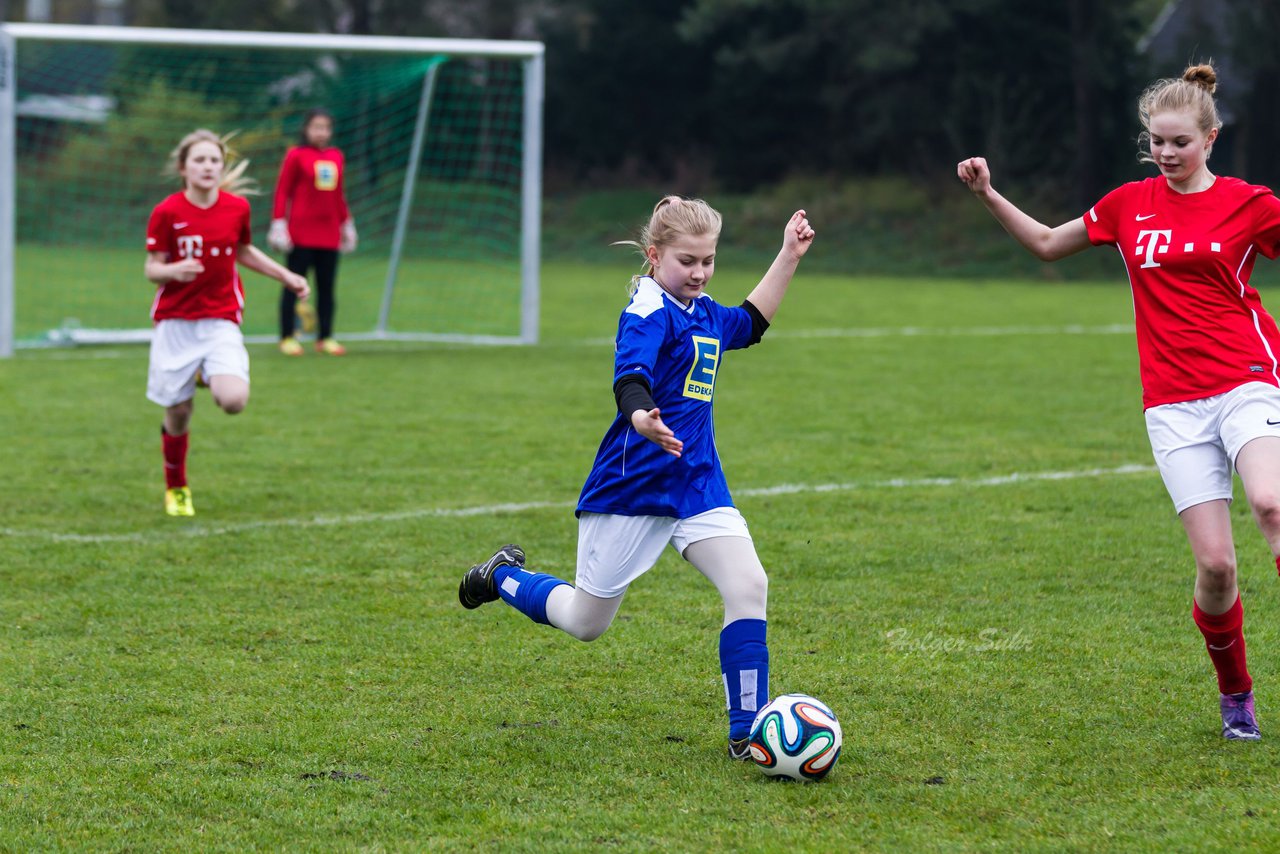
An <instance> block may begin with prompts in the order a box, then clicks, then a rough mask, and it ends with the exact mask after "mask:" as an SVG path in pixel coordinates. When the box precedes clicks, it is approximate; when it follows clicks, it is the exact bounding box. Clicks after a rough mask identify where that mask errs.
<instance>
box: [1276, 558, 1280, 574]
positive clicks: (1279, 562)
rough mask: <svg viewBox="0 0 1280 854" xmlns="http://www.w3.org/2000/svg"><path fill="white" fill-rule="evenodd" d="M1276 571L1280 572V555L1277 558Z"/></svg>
mask: <svg viewBox="0 0 1280 854" xmlns="http://www.w3.org/2000/svg"><path fill="white" fill-rule="evenodd" d="M1276 572H1280V557H1278V558H1276Z"/></svg>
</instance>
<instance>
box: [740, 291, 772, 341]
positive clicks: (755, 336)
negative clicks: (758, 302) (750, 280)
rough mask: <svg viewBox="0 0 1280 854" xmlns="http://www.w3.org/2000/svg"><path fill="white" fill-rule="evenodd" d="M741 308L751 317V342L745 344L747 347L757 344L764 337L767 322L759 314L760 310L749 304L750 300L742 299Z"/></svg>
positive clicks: (767, 325) (767, 326)
mask: <svg viewBox="0 0 1280 854" xmlns="http://www.w3.org/2000/svg"><path fill="white" fill-rule="evenodd" d="M742 307H743V308H745V309H746V310H747V314H749V315H751V340H750V341H748V342H747V346H748V347H750V346H751V345H752V344H759V343H760V339H761V338H763V337H764V332H765V330H766V329H768V328H769V321H767V320H765V319H764V315H763V314H761V313H760V309H758V308H756V307H755V306H754V305H752V304H751V300H748V299H744V300H743V301H742Z"/></svg>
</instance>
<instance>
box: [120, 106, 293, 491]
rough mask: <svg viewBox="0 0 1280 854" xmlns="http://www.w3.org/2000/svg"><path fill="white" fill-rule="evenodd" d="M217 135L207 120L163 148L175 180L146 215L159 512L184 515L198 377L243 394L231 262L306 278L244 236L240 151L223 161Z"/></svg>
mask: <svg viewBox="0 0 1280 854" xmlns="http://www.w3.org/2000/svg"><path fill="white" fill-rule="evenodd" d="M227 161H228V153H227V145H226V142H225V140H223V138H221V137H219V136H218V135H217V134H215V133H213V132H212V131H209V130H203V129H202V130H197V131H193V132H192V133H190V134H188V135H187V136H185V137H184V138H183V139H182V141H181V142H180V143H178V147H177V148H176V149H174V151H173V153H172V154H171V155H170V164H169V165H170V168H171V169H172V170H173V171H175V172H176V173H177V174H178V175H179V176H180V177H181V178H182V181H183V190H182V191H181V192H178V193H174V194H173V195H171V196H169V197H168V198H167V199H165V200H164V201H162V202H161V203H160V204H158V205H156V207H155V210H153V211H152V212H151V220H150V221H149V222H148V223H147V261H146V267H145V273H146V277H147V278H148V279H149V280H151V281H152V282H154V283H155V284H156V286H157V287H156V296H155V301H154V302H153V303H152V306H151V317H152V320H154V321H155V330H154V332H153V334H152V337H151V361H150V366H149V368H148V374H147V398H148V399H150V400H151V401H153V402H155V403H158V404H160V405H161V406H163V407H164V424H163V426H162V428H161V431H160V432H161V438H162V447H163V452H164V474H165V486H166V490H165V502H164V504H165V512H166V513H168V514H169V515H170V516H194V515H195V508H194V506H193V505H192V503H191V489H190V488H189V487H188V485H187V445H188V435H189V434H188V428H189V426H190V424H191V413H192V411H193V408H194V404H195V391H196V385H197V382H198V381H201V380H203V381H204V382H205V383H207V384H208V386H209V391H210V392H211V393H212V394H213V401H214V403H216V404H217V405H218V406H219V408H221V409H222V411H224V412H226V413H228V414H231V415H234V414H235V413H237V412H240V411H241V410H243V409H244V407H245V404H246V403H248V402H249V354H248V352H247V351H246V350H245V347H244V336H243V335H242V334H241V333H240V321H241V318H242V313H243V311H244V289H243V288H242V287H241V282H240V274H239V273H238V272H237V270H236V263H237V262H239V263H240V264H241V265H243V266H245V267H247V268H249V269H250V270H253V271H254V272H257V273H261V274H262V275H264V276H269V277H271V278H273V279H276V280H278V281H279V282H280V283H281V284H283V285H284V286H285V287H286V288H288V289H289V290H290V291H292V292H293V293H295V294H297V295H298V296H299V297H303V298H305V297H306V296H307V294H308V292H309V288H308V287H307V280H306V279H304V278H303V277H302V276H299V275H298V274H296V273H291V272H290V271H288V270H286V269H285V268H284V267H282V266H280V265H279V264H277V263H276V262H275V261H273V260H271V258H269V257H268V256H267V255H266V254H265V253H263V252H262V251H261V250H260V249H258V248H257V247H255V246H254V245H253V244H252V243H251V242H250V231H249V202H248V201H247V200H246V199H245V198H244V197H243V196H239V195H236V194H235V193H233V192H231V190H233V189H236V188H238V187H241V186H243V185H244V184H245V183H247V181H246V179H245V178H244V177H243V173H244V167H245V166H246V165H247V163H248V161H242V162H241V163H238V164H236V165H235V166H234V167H231V168H228V165H229V164H228V162H227Z"/></svg>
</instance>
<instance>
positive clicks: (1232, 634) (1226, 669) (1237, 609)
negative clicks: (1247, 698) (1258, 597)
mask: <svg viewBox="0 0 1280 854" xmlns="http://www.w3.org/2000/svg"><path fill="white" fill-rule="evenodd" d="M1191 614H1192V616H1193V617H1194V618H1195V621H1196V626H1197V627H1199V629H1200V634H1202V635H1204V645H1205V648H1206V649H1208V650H1209V658H1211V659H1212V660H1213V666H1214V669H1216V670H1217V671H1218V690H1219V691H1221V692H1222V693H1223V694H1242V693H1244V692H1245V691H1251V690H1253V677H1252V676H1250V675H1249V668H1248V667H1247V666H1246V665H1245V661H1244V607H1243V606H1242V605H1241V604H1240V597H1239V596H1236V603H1235V604H1234V605H1232V606H1231V607H1230V608H1228V609H1227V610H1226V611H1224V612H1223V613H1221V614H1206V613H1205V612H1204V611H1201V610H1200V604H1199V603H1198V602H1194V600H1193V602H1192V609H1191Z"/></svg>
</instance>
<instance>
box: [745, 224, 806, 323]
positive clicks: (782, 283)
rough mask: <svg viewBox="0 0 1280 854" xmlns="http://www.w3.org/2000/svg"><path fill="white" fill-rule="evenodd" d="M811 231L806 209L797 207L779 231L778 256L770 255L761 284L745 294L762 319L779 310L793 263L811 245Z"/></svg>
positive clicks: (769, 317)
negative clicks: (780, 246)
mask: <svg viewBox="0 0 1280 854" xmlns="http://www.w3.org/2000/svg"><path fill="white" fill-rule="evenodd" d="M813 235H814V231H813V226H811V225H809V219H808V217H807V216H805V212H804V211H803V210H799V211H796V212H795V213H793V214H792V215H791V219H790V220H788V221H787V227H786V229H784V230H783V232H782V249H781V250H779V251H778V257H777V258H774V259H773V263H772V264H771V265H769V271H768V272H767V273H765V274H764V278H763V279H761V280H760V284H758V285H756V286H755V288H754V289H753V290H752V291H751V293H750V294H748V295H747V301H748V302H750V303H751V304H752V305H754V306H755V307H756V309H757V310H758V311H759V312H760V314H761V315H763V316H764V319H765V320H767V321H770V322H772V321H773V316H774V315H775V314H777V313H778V306H779V305H781V304H782V298H783V297H784V296H786V295H787V287H788V286H789V285H790V284H791V277H792V276H794V275H795V273H796V267H798V266H800V259H801V258H803V257H804V254H805V253H806V252H808V251H809V247H810V246H812V245H813Z"/></svg>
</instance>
